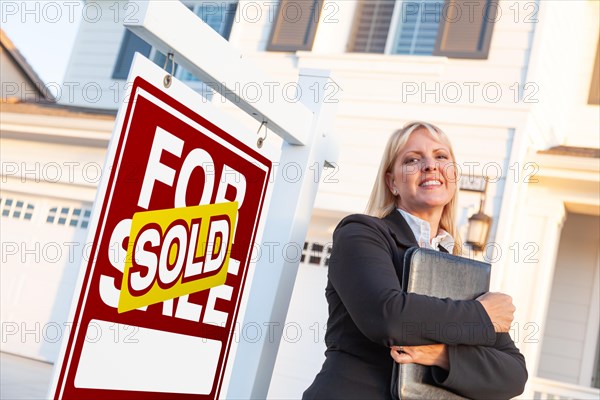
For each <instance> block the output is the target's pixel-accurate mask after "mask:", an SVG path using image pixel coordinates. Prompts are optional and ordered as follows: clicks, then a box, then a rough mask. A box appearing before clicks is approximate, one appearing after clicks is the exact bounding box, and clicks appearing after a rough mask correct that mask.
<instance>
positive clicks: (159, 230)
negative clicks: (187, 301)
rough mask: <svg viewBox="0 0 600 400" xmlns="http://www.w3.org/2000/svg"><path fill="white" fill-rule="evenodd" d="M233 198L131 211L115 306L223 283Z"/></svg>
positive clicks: (129, 305)
mask: <svg viewBox="0 0 600 400" xmlns="http://www.w3.org/2000/svg"><path fill="white" fill-rule="evenodd" d="M237 209H238V203H237V202H226V203H218V204H208V205H202V206H192V207H182V208H172V209H166V210H155V211H143V212H138V213H135V214H134V215H133V219H132V222H131V233H130V235H129V243H128V246H127V256H126V259H125V267H124V271H123V281H122V284H121V294H120V297H119V306H118V312H119V313H123V312H126V311H130V310H134V309H136V308H140V307H144V306H147V305H150V304H155V303H159V302H162V301H165V300H169V299H173V298H176V297H180V296H183V295H186V294H191V293H195V292H199V291H202V290H206V289H210V288H212V287H215V286H219V285H222V284H224V283H225V280H226V278H227V267H228V265H229V257H230V253H231V243H232V241H233V237H234V234H235V233H234V230H235V226H236V217H237Z"/></svg>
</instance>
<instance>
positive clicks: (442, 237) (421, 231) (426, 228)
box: [397, 208, 454, 254]
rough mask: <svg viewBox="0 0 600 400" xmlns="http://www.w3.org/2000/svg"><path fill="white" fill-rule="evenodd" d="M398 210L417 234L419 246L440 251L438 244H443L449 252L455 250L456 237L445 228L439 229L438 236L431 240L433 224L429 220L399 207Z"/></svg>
mask: <svg viewBox="0 0 600 400" xmlns="http://www.w3.org/2000/svg"><path fill="white" fill-rule="evenodd" d="M397 210H398V211H400V214H402V216H403V217H404V219H405V220H406V222H407V223H408V226H409V227H410V230H411V231H412V233H413V234H414V235H415V239H417V242H418V243H419V247H425V248H428V249H434V250H438V251H439V248H438V245H441V246H442V247H443V248H444V249H446V250H448V253H450V254H452V250H454V239H453V238H452V236H450V234H449V233H448V232H446V231H445V230H443V229H439V230H438V234H437V236H436V237H434V238H433V239H431V241H430V240H429V238H430V237H431V226H430V225H429V222H427V221H425V220H422V219H421V218H418V217H415V216H414V215H412V214H410V213H408V212H406V211H404V210H401V209H399V208H398V209H397Z"/></svg>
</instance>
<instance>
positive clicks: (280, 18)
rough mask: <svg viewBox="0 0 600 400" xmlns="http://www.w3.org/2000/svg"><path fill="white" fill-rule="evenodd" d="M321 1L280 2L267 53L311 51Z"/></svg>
mask: <svg viewBox="0 0 600 400" xmlns="http://www.w3.org/2000/svg"><path fill="white" fill-rule="evenodd" d="M322 6H323V0H281V1H280V2H279V7H278V9H277V16H276V19H275V23H274V24H273V29H272V30H271V37H270V38H269V44H268V45H267V50H268V51H298V50H310V49H312V45H313V42H314V40H315V33H316V32H317V24H318V22H319V15H320V14H321V7H322Z"/></svg>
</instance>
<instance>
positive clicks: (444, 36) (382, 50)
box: [2, 0, 600, 399]
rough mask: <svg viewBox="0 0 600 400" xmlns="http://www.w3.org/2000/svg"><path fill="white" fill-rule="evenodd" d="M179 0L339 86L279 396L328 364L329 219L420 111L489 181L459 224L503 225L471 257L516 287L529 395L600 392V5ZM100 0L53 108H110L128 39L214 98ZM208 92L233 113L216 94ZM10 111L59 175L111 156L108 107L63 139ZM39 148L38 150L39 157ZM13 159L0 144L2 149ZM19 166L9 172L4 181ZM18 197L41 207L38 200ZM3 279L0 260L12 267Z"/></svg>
mask: <svg viewBox="0 0 600 400" xmlns="http://www.w3.org/2000/svg"><path fill="white" fill-rule="evenodd" d="M184 3H185V4H186V5H188V6H189V8H190V10H191V11H193V12H194V13H196V14H198V15H199V16H200V17H201V18H202V19H203V20H205V21H206V22H207V23H208V24H209V25H210V26H211V27H213V28H214V29H215V30H217V31H218V32H219V33H220V34H221V35H222V36H224V37H225V38H227V39H228V40H229V41H230V42H231V43H233V44H234V45H235V46H236V47H238V48H239V49H241V51H242V52H243V53H244V55H245V57H247V58H249V59H251V60H252V61H253V62H255V63H256V64H258V65H259V66H260V67H261V68H263V69H264V70H265V71H266V72H268V73H269V75H270V76H272V77H275V78H276V79H277V80H278V82H277V83H278V84H277V85H274V86H273V87H274V88H275V90H286V91H288V90H289V92H286V94H287V95H288V96H289V98H290V101H293V98H294V94H293V89H294V88H293V84H294V82H295V81H296V76H297V73H298V69H299V68H320V69H330V70H332V72H333V74H334V77H335V81H336V83H337V86H332V87H331V88H330V89H329V90H330V93H328V99H329V100H331V101H339V111H338V114H337V116H336V120H335V134H336V136H337V138H338V141H339V143H340V146H341V151H340V158H339V160H338V162H337V167H336V168H334V169H328V170H325V172H324V173H323V175H322V176H320V177H318V178H320V179H322V181H321V185H320V190H319V194H318V196H317V200H316V204H315V210H314V213H313V217H312V221H311V224H310V227H309V234H308V237H307V241H306V243H305V253H304V256H303V259H302V262H301V265H300V271H299V274H298V278H297V282H296V285H295V288H294V293H293V296H292V303H291V305H290V311H289V313H288V320H287V322H286V327H285V328H286V329H285V330H284V336H283V338H282V342H281V345H280V349H279V353H278V360H277V363H276V367H275V372H274V375H273V379H272V382H271V387H270V392H269V397H272V398H298V397H299V396H300V395H301V393H302V390H303V389H304V388H305V387H306V386H307V385H308V384H310V382H311V381H312V379H313V377H314V375H315V374H316V372H317V371H318V370H319V368H320V364H321V363H322V360H323V355H322V353H323V351H324V344H323V334H324V328H325V322H326V317H327V316H326V304H325V300H324V286H325V281H326V274H327V258H328V253H329V251H330V248H331V243H330V242H331V234H332V231H333V229H334V227H335V225H336V223H337V221H339V219H341V218H342V217H343V216H345V215H347V214H350V213H355V212H361V211H363V210H364V207H365V204H366V200H367V196H368V194H369V191H370V187H371V185H372V180H373V177H374V176H375V172H376V169H377V166H378V161H379V158H380V155H381V152H382V149H383V146H384V144H385V140H386V139H387V137H388V136H389V134H390V133H391V132H393V131H394V130H395V129H397V128H398V127H400V126H402V125H403V124H404V123H405V122H407V121H409V120H427V121H431V122H433V123H435V124H437V125H439V126H440V127H442V129H444V130H445V131H446V132H447V133H448V135H449V136H450V137H451V138H452V140H453V144H454V147H455V151H456V155H457V158H458V160H459V164H460V166H461V169H462V173H463V175H464V176H466V177H469V178H472V179H476V178H477V177H482V176H483V177H485V178H486V180H487V188H486V192H485V193H481V192H477V191H472V190H468V189H469V188H468V185H467V184H465V185H463V186H461V187H462V190H461V193H460V200H459V215H458V223H459V226H460V227H461V232H462V234H463V235H462V236H463V237H466V233H467V229H468V224H469V222H468V219H469V217H470V216H471V215H472V214H474V213H475V212H477V211H478V210H479V206H480V203H481V199H482V196H485V205H484V208H483V210H482V211H483V212H484V213H485V214H487V215H489V216H491V217H492V220H493V223H492V225H491V229H490V236H489V238H488V242H487V245H486V246H485V247H484V248H483V251H476V250H475V249H471V250H470V251H469V254H468V255H469V256H471V257H474V258H479V259H484V260H486V261H489V262H492V263H493V265H494V266H493V277H492V290H494V291H502V292H506V293H508V294H510V295H511V296H513V298H514V301H515V304H516V305H517V307H518V310H517V313H516V319H515V322H514V325H513V330H512V332H511V333H512V336H513V338H514V340H515V342H516V343H517V346H518V347H519V348H520V349H521V351H522V352H523V354H524V355H525V357H526V359H527V364H528V370H529V376H530V378H529V382H528V385H527V388H526V392H525V393H524V394H523V395H522V398H540V399H545V398H554V397H559V396H562V397H564V398H597V397H598V396H599V395H600V390H599V389H598V388H599V387H600V380H599V378H598V375H599V373H598V365H599V361H598V350H599V343H598V340H599V339H598V335H599V326H600V323H599V318H598V315H599V314H600V313H599V309H598V307H599V306H598V304H600V301H599V280H600V271H599V270H600V252H599V246H598V243H599V242H600V232H599V227H600V198H599V196H598V193H600V154H599V148H600V142H599V133H600V124H599V119H598V113H599V111H600V108H599V104H600V95H599V90H600V88H599V86H600V83H599V82H600V80H599V64H600V61H599V60H598V39H599V38H598V31H599V23H598V21H599V19H600V3H598V2H596V1H593V0H584V1H577V2H567V1H552V2H551V1H546V2H544V1H531V2H521V1H513V0H500V1H499V2H496V1H488V0H480V1H476V2H466V1H451V0H446V1H442V0H423V1H408V0H364V1H363V0H344V1H327V2H323V1H320V0H304V1H300V0H295V1H294V0H280V1H278V2H264V3H262V2H246V1H239V2H238V1H235V0H223V1H214V0H213V1H210V0H204V1H202V0H196V1H184ZM96 4H99V5H100V7H102V9H101V12H100V13H99V14H98V18H97V19H96V20H93V21H82V23H81V26H80V30H79V33H78V37H77V40H76V42H75V46H74V49H73V53H72V57H71V60H70V63H69V67H68V70H67V73H66V76H65V86H68V87H72V88H75V90H74V91H73V92H72V96H70V95H69V96H66V95H65V94H64V92H63V96H60V98H59V99H58V103H59V104H61V105H63V106H68V107H72V108H73V107H86V108H94V109H96V110H109V111H111V110H112V111H113V112H114V110H116V108H117V107H118V105H119V103H120V101H121V100H122V98H123V97H122V96H123V90H124V87H125V85H126V83H125V79H126V76H127V71H128V69H129V65H130V63H131V59H132V56H133V53H134V52H135V51H138V52H141V53H143V54H145V55H146V56H148V57H149V58H151V59H153V60H154V61H155V62H156V63H157V64H159V65H161V66H163V65H164V66H165V68H166V69H167V70H169V69H171V68H174V72H175V76H176V77H177V78H179V79H182V80H186V81H188V82H189V84H190V86H192V87H194V88H196V89H197V90H198V91H200V92H201V93H202V94H203V95H204V96H205V97H206V99H207V101H215V100H214V99H217V98H218V96H217V95H214V94H213V93H212V91H211V90H210V88H209V87H207V86H206V85H205V84H204V83H202V82H199V81H197V80H195V78H194V77H193V76H191V75H190V74H189V73H188V72H186V71H185V70H184V69H182V68H180V67H179V66H172V65H170V64H169V63H165V56H164V55H163V54H160V53H159V52H157V51H155V49H153V48H152V47H151V46H149V45H148V44H147V43H145V42H143V41H142V40H141V39H139V38H137V37H136V36H135V35H134V34H132V33H130V32H128V31H126V30H125V29H124V28H123V25H122V23H123V20H124V19H126V18H129V17H135V9H134V8H132V7H131V5H128V4H127V3H126V2H124V1H120V2H119V3H118V6H117V7H115V5H114V4H112V3H111V4H108V3H96ZM115 10H120V11H119V12H116V11H115ZM115 16H117V17H118V18H115ZM115 21H116V22H115ZM175 61H177V55H175ZM257 86H258V89H257V88H256V87H253V88H247V89H248V90H250V89H252V90H259V92H258V93H260V94H261V95H266V93H267V90H268V88H267V87H261V85H260V84H259V85H257ZM242 89H246V88H242ZM261 90H263V91H262V92H261ZM69 94H71V93H69ZM215 105H216V106H218V107H222V108H223V109H224V110H227V109H230V108H232V106H231V105H229V104H226V103H221V102H219V101H215ZM2 115H3V127H2V131H3V136H2V141H3V143H2V147H3V149H4V148H5V147H6V146H5V141H7V140H8V143H13V144H14V146H15V147H14V151H13V152H11V154H14V155H12V156H11V157H13V158H9V159H8V160H9V161H11V162H14V163H17V164H19V163H21V162H23V161H22V159H23V160H25V162H30V161H27V160H39V159H43V160H46V161H45V162H46V163H47V164H48V165H50V163H51V162H58V163H59V164H60V162H62V163H63V164H65V166H64V167H63V168H64V170H66V169H68V168H67V166H68V165H69V164H66V163H68V162H71V160H72V159H73V158H74V157H77V161H76V162H80V163H86V162H96V163H98V164H101V161H99V160H100V159H101V156H102V154H103V150H104V149H105V146H106V140H107V137H108V135H109V134H110V127H108V125H110V121H108V120H106V121H105V120H99V119H98V118H97V117H95V118H93V120H94V121H95V122H94V123H93V124H92V123H90V124H85V123H84V124H82V126H81V128H80V131H78V133H77V134H73V135H70V136H69V135H65V134H64V133H61V132H59V131H58V130H54V131H48V132H47V133H45V134H39V133H29V132H28V131H27V130H26V129H31V130H32V131H35V129H34V127H31V128H22V130H21V131H18V132H23V137H31V138H32V140H30V141H27V142H26V141H25V140H21V139H20V138H15V136H16V135H17V134H16V133H15V135H14V136H13V137H10V138H8V137H7V138H5V135H4V131H5V127H4V126H5V125H4V123H5V122H4V121H5V120H4V118H5V117H4V115H5V110H4V107H3V110H2ZM25 118H26V117H25ZM26 119H29V118H26ZM102 121H104V122H106V124H104V123H103V122H102ZM91 126H97V130H95V129H96V128H90V127H91ZM15 129H16V128H15ZM90 129H92V131H91V132H90ZM15 132H16V131H15ZM35 132H37V131H35ZM42 138H44V140H45V141H44V140H42ZM100 138H103V139H100ZM103 140H104V141H103ZM50 145H52V146H56V147H54V148H53V152H50V151H42V150H41V149H42V148H43V149H47V148H48V147H47V146H50ZM36 146H39V147H36ZM103 146H104V147H103ZM35 148H39V149H40V150H39V152H38V153H35V154H33V155H31V156H29V155H28V154H30V153H29V151H30V150H32V151H33V149H35ZM4 154H5V153H4V150H3V159H4ZM74 154H76V156H74ZM28 157H30V158H28ZM42 157H45V158H42ZM61 157H62V158H61ZM56 160H61V161H56ZM28 165H29V164H28ZM27 168H30V167H29V166H28V167H27ZM24 171H25V172H23V173H26V171H28V170H24ZM81 171H82V172H83V167H81ZM9 173H10V171H9ZM9 173H7V172H6V171H5V169H3V171H2V174H3V175H2V178H3V180H4V179H5V176H8V175H9ZM20 176H22V175H16V176H8V177H7V178H6V179H7V180H8V181H9V182H12V183H13V185H12V186H9V185H4V184H3V188H2V198H3V203H2V207H4V206H5V203H4V198H5V196H7V195H5V190H6V191H7V192H8V191H9V189H10V193H11V196H13V197H14V198H15V199H17V197H18V196H21V195H23V196H25V194H26V193H28V192H26V189H24V188H25V184H23V185H20V184H19V182H20V178H19V177H20ZM41 178H42V179H41V181H43V182H44V183H43V184H40V185H37V184H36V185H35V186H32V188H33V187H35V188H36V189H38V188H42V187H47V188H48V191H50V192H51V193H52V194H59V193H60V195H61V196H64V199H61V202H62V201H63V200H64V204H67V203H68V202H67V200H68V199H71V200H73V201H80V202H81V201H87V202H88V203H78V204H77V205H75V204H74V205H72V206H70V207H67V206H64V207H65V208H66V209H67V210H68V211H67V212H66V215H65V218H63V219H64V221H65V223H66V221H67V217H69V216H70V217H71V218H72V217H73V213H74V211H71V210H75V209H81V210H84V208H85V207H89V206H90V204H91V203H90V202H91V201H92V198H93V196H90V195H86V196H87V197H84V196H82V195H81V194H79V195H78V194H77V192H78V191H81V190H83V188H85V191H86V193H92V192H93V190H94V189H93V188H94V184H93V182H74V183H70V182H62V181H61V182H56V183H55V182H52V180H51V179H49V178H51V177H48V176H42V177H41ZM3 183H4V182H3ZM58 188H60V189H59V190H56V189H58ZM30 190H33V189H30ZM39 193H40V190H37V191H36V192H35V193H32V195H33V194H39ZM24 198H26V199H31V200H28V201H30V202H31V204H32V205H34V206H36V204H37V203H36V202H37V201H38V200H37V198H34V197H24ZM39 201H42V200H39ZM23 204H25V203H23ZM28 204H29V203H28ZM69 204H70V203H69ZM81 204H83V205H81ZM84 206H85V207H84ZM48 207H49V208H48V211H47V212H48V215H47V216H46V219H48V218H50V216H51V215H54V217H55V218H57V217H58V220H61V218H60V217H59V215H58V214H59V210H60V212H62V209H63V206H62V203H60V204H59V203H56V206H54V203H53V204H52V207H50V205H49V206H48ZM54 207H56V210H55V211H54V214H52V210H53V209H54ZM3 218H4V217H3ZM3 222H4V221H3ZM69 224H70V222H69ZM3 225H4V224H3ZM23 235H25V233H24V234H23ZM3 241H4V238H3ZM20 241H22V243H26V246H30V245H29V244H27V243H30V242H27V238H26V237H25V236H23V237H22V238H21V237H18V238H17V239H16V240H15V242H20ZM73 241H75V240H73ZM42 243H45V242H42ZM42 247H43V245H42ZM27 249H29V247H27ZM16 254H18V255H17V259H15V258H13V259H12V261H10V262H11V263H14V265H16V267H13V268H14V269H18V268H20V267H19V266H21V268H22V266H23V263H21V262H20V259H21V258H23V257H25V255H26V254H27V253H23V252H19V251H17V253H16ZM25 261H27V260H25ZM25 264H27V265H29V264H28V263H25ZM6 265H7V267H11V265H12V264H9V263H8V262H7V264H6ZM61 265H62V264H61ZM61 268H67V267H64V266H63V267H61ZM4 274H5V272H4V268H3V278H4ZM8 275H10V274H9V273H7V276H8ZM11 276H12V275H11ZM10 278H11V279H12V277H10ZM3 285H4V283H3ZM18 285H19V284H18V283H14V284H12V285H11V286H10V287H11V288H13V287H21V286H18ZM21 285H22V287H26V285H25V286H23V285H24V284H21ZM11 290H17V289H11ZM18 290H21V289H18ZM4 293H5V291H4V290H3V294H2V296H3V297H2V299H3V302H2V303H3V304H4V303H5V301H4V300H5V297H4V296H5V294H4ZM47 301H48V302H51V301H52V299H48V300H47ZM61 301H62V300H61ZM67 302H68V301H67ZM59 303H60V302H58V301H57V304H59ZM64 303H65V301H63V303H60V304H64ZM3 307H4V305H3ZM40 318H42V317H40ZM31 321H36V320H35V319H32V320H31ZM38 321H39V320H38ZM42 321H43V319H42ZM3 347H4V348H5V349H7V350H6V351H13V350H12V348H10V349H9V348H8V345H4V344H3ZM33 350H35V349H33ZM14 351H15V352H19V351H20V350H19V351H17V350H14ZM28 351H29V350H28ZM36 351H37V350H36ZM27 354H28V355H30V356H37V357H41V358H44V357H42V356H40V355H39V354H37V355H35V354H33V353H27ZM46 359H48V360H50V361H52V358H47V357H46Z"/></svg>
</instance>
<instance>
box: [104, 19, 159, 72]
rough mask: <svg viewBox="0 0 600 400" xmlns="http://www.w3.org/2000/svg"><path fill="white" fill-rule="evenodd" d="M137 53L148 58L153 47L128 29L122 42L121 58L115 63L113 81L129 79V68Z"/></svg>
mask: <svg viewBox="0 0 600 400" xmlns="http://www.w3.org/2000/svg"><path fill="white" fill-rule="evenodd" d="M136 51H137V52H138V53H141V54H143V55H145V56H146V57H148V56H149V55H150V51H152V46H150V45H149V44H148V43H146V41H144V40H143V39H141V38H140V37H139V36H137V35H136V34H134V33H133V32H131V31H130V30H128V29H127V30H125V36H123V41H122V42H121V50H119V56H118V57H117V62H116V63H115V69H114V70H113V74H112V79H127V75H128V74H129V68H130V67H131V63H132V62H133V55H134V54H135V52H136Z"/></svg>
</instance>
